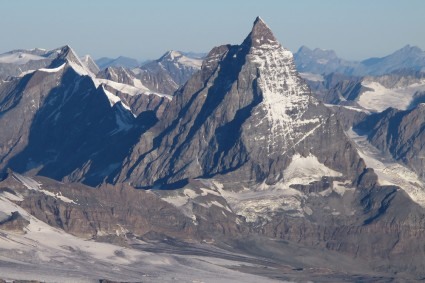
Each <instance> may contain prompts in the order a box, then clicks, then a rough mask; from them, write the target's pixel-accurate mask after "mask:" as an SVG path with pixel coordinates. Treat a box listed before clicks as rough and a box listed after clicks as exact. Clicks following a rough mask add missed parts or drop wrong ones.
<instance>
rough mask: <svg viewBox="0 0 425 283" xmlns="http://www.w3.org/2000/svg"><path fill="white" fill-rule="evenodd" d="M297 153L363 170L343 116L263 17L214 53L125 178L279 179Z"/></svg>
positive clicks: (145, 182)
mask: <svg viewBox="0 0 425 283" xmlns="http://www.w3.org/2000/svg"><path fill="white" fill-rule="evenodd" d="M335 136H337V137H339V138H338V139H335V138H334V137H335ZM295 153H300V154H301V155H302V156H307V155H309V154H312V155H315V156H317V158H318V159H319V161H320V162H321V163H324V164H325V165H326V166H329V167H330V168H335V169H336V168H337V169H338V170H339V171H341V172H343V173H344V174H347V175H348V176H349V178H353V177H354V176H356V175H357V173H358V172H361V171H362V170H363V169H362V168H363V165H362V164H361V161H360V159H359V157H358V156H357V154H356V152H355V150H354V148H353V147H352V145H351V143H350V142H349V141H348V139H347V138H346V137H345V135H344V133H343V130H342V128H341V126H340V125H339V122H338V121H337V120H336V118H335V117H334V116H333V115H331V112H330V111H328V110H327V108H326V107H324V106H323V105H321V104H320V103H319V102H318V101H317V100H315V99H314V98H313V97H312V96H311V95H310V91H309V89H308V87H307V86H306V85H305V83H304V82H303V81H302V79H301V78H300V77H299V76H298V74H297V72H296V70H295V67H294V64H293V59H292V54H291V53H290V52H289V51H288V50H286V49H285V48H283V47H282V46H281V45H280V44H279V43H278V42H277V41H276V39H275V37H274V36H273V33H272V32H271V31H270V29H269V28H268V27H267V25H266V24H265V23H264V22H263V21H262V20H261V19H257V20H256V22H255V23H254V27H253V29H252V32H251V33H250V34H249V35H248V37H247V38H246V39H245V41H244V42H243V43H242V44H241V45H239V46H229V45H225V46H220V47H216V48H214V49H213V50H212V51H211V52H210V53H209V54H208V56H207V58H206V59H205V60H204V63H203V66H202V69H201V71H200V72H199V73H197V74H195V75H194V76H193V77H192V79H190V80H189V81H188V83H187V84H186V85H185V87H184V88H183V89H182V90H180V91H179V92H178V93H176V95H175V99H173V101H172V102H171V103H170V105H169V107H168V108H167V112H166V113H165V115H164V117H163V119H162V121H161V122H160V124H159V125H157V126H156V127H155V128H154V129H152V131H149V132H148V133H147V134H146V135H145V136H143V137H142V138H141V141H140V142H139V144H138V145H137V146H136V147H135V149H134V150H133V153H132V155H131V156H130V157H129V158H128V159H127V161H126V163H125V166H124V168H123V171H122V173H121V176H120V179H119V180H121V181H124V180H126V181H130V182H131V183H132V184H133V185H134V186H136V187H145V186H152V185H154V184H167V183H168V184H169V183H173V182H177V181H180V180H182V179H185V178H194V177H211V176H214V175H229V176H232V177H231V178H237V179H238V180H240V181H242V182H243V181H246V182H252V181H254V182H262V181H266V182H267V183H274V182H277V181H278V180H282V179H283V176H282V172H283V170H284V169H285V168H286V167H287V166H288V164H289V162H290V161H291V158H292V156H293V155H294V154H295Z"/></svg>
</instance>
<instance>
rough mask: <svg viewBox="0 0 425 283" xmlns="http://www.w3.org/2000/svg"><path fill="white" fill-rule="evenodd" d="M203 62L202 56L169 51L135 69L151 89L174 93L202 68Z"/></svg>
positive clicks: (138, 76)
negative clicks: (190, 55)
mask: <svg viewBox="0 0 425 283" xmlns="http://www.w3.org/2000/svg"><path fill="white" fill-rule="evenodd" d="M201 64H202V58H198V57H189V56H186V55H185V54H183V53H182V52H179V51H168V52H167V53H165V54H164V55H163V56H162V57H161V58H159V59H158V60H155V61H152V62H149V63H147V64H145V65H142V66H141V67H140V68H139V69H135V70H134V71H135V72H136V73H137V78H139V79H140V80H141V81H142V83H143V84H144V85H146V86H147V87H148V88H149V89H152V90H154V91H156V92H159V93H164V94H170V95H172V94H174V92H175V91H176V90H177V89H178V88H179V87H180V86H182V85H183V84H185V83H186V82H187V80H188V79H189V78H190V77H191V76H192V75H193V74H194V73H195V72H197V71H198V70H199V69H200V68H201Z"/></svg>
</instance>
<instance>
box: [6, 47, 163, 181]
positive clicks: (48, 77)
mask: <svg viewBox="0 0 425 283" xmlns="http://www.w3.org/2000/svg"><path fill="white" fill-rule="evenodd" d="M83 72H85V69H84V68H83V66H82V64H81V62H80V61H79V59H78V57H77V56H76V55H75V53H74V52H73V51H72V49H71V48H69V47H68V46H66V47H64V48H62V49H61V51H60V53H59V54H58V56H57V58H56V59H55V60H54V61H53V62H52V63H51V65H50V68H47V69H40V70H37V71H35V72H33V73H31V74H28V75H26V76H24V77H22V78H15V79H13V80H12V81H10V82H7V83H4V84H2V85H0V125H1V127H3V128H4V131H3V132H2V135H1V137H0V145H1V146H0V148H1V150H0V160H1V163H0V164H1V167H0V168H1V169H3V170H4V169H6V168H7V167H11V168H12V169H14V170H16V171H18V172H29V171H32V172H33V173H38V174H41V175H44V176H49V177H51V178H55V179H57V180H62V179H67V180H69V181H76V180H79V181H84V182H86V183H88V184H91V185H98V184H100V183H101V182H102V181H103V180H104V179H105V178H107V177H108V176H109V175H110V174H111V173H112V172H113V171H114V170H117V168H118V166H119V164H120V163H121V162H122V159H123V158H124V156H126V155H127V154H128V150H129V148H130V147H131V145H132V143H135V142H136V141H137V138H138V136H139V135H140V134H141V133H142V132H143V131H145V130H146V129H147V128H149V127H150V126H151V125H153V123H155V122H156V119H157V118H156V116H155V113H153V112H152V111H147V112H145V113H142V114H140V115H139V116H138V117H137V118H135V117H134V116H133V114H132V113H131V112H130V111H128V110H127V109H126V108H125V107H124V105H123V104H122V103H121V102H117V103H115V104H114V105H113V106H111V102H110V101H109V100H108V96H107V93H106V92H105V91H104V89H103V88H102V87H99V88H97V87H96V86H95V84H94V82H93V80H92V78H91V77H89V76H88V75H85V74H84V73H83ZM86 74H88V73H86ZM96 160H97V161H96Z"/></svg>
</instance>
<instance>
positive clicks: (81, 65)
mask: <svg viewBox="0 0 425 283" xmlns="http://www.w3.org/2000/svg"><path fill="white" fill-rule="evenodd" d="M309 52H310V53H311V58H310V59H311V60H312V61H315V62H316V63H317V64H319V65H320V66H322V65H323V67H324V68H325V69H326V68H327V67H330V68H337V67H338V66H340V65H344V64H348V65H349V63H346V62H342V61H341V60H340V59H338V58H337V56H336V55H335V54H334V53H333V52H331V51H321V50H313V51H311V50H308V49H307V48H303V50H302V52H301V51H300V54H301V53H303V54H304V56H306V54H308V53H309ZM412 52H413V53H415V52H416V51H414V50H413V51H412ZM412 52H410V51H408V52H407V51H406V52H402V53H400V54H399V55H398V56H402V55H403V54H405V53H408V54H411V53H412ZM415 54H416V53H415ZM2 56H3V55H2ZM403 56H404V55H403ZM409 56H410V55H409ZM415 56H417V55H415ZM407 57H408V56H407ZM407 57H405V58H407ZM0 58H3V59H0V66H3V65H4V66H7V67H8V69H7V70H6V71H5V72H4V73H2V74H0V75H1V76H2V77H3V78H7V79H4V80H0V129H2V134H1V135H0V231H1V233H0V246H1V249H0V256H2V262H3V263H5V264H1V265H0V279H2V277H4V276H6V275H3V274H7V277H5V279H7V280H12V279H25V280H28V279H37V280H38V279H40V280H44V281H81V280H80V279H86V280H90V281H93V280H99V279H100V278H107V280H116V281H120V280H121V281H123V280H125V281H137V280H139V281H140V278H142V277H143V280H144V279H146V281H148V282H149V281H173V280H174V281H175V280H177V281H183V282H186V281H189V282H193V281H199V280H204V281H212V282H214V281H217V277H216V275H217V274H218V273H219V274H220V275H221V277H220V279H223V280H224V281H226V280H228V281H230V282H232V281H235V282H240V281H244V282H260V281H265V280H268V279H279V280H287V281H303V280H317V281H329V280H334V281H337V282H341V281H359V280H360V281H369V282H373V281H379V280H381V281H394V280H398V279H400V280H407V281H409V280H417V279H418V278H419V279H420V278H423V277H424V276H425V273H424V271H423V270H424V267H425V261H424V256H423V255H424V254H425V249H424V246H423V244H422V243H423V241H424V240H425V232H424V231H425V229H424V227H425V223H424V219H425V183H424V182H425V180H424V172H423V166H424V164H423V150H422V149H423V148H424V142H423V141H424V135H423V128H424V125H423V122H422V121H423V119H421V118H422V117H423V115H424V113H423V112H424V111H423V108H424V107H423V105H424V104H422V103H420V102H421V101H422V99H423V97H424V95H423V88H422V87H423V79H424V78H423V73H421V72H420V71H412V70H402V71H397V72H392V73H391V74H386V75H382V76H375V77H372V76H368V77H352V76H351V75H350V76H348V75H344V74H337V73H330V74H326V75H323V74H319V75H318V74H313V73H309V70H308V68H313V67H314V68H316V67H317V66H319V65H316V67H315V65H314V64H316V63H314V64H313V63H311V64H310V63H309V61H308V60H307V61H305V62H304V61H303V62H304V63H303V64H305V65H304V67H305V68H306V70H305V71H306V72H304V73H302V74H300V73H298V71H297V69H296V67H295V63H294V56H293V54H292V53H291V52H290V51H289V50H287V49H286V48H284V47H283V46H282V45H281V44H280V43H279V42H278V41H277V39H276V38H275V36H274V35H273V32H272V31H271V29H270V28H269V27H268V26H267V24H266V23H265V22H264V21H263V20H262V19H261V18H257V19H256V20H255V22H254V25H253V27H252V29H251V31H250V33H249V34H248V36H247V37H246V39H245V40H244V41H243V42H242V43H241V44H240V45H222V46H218V47H215V48H213V49H212V50H211V51H210V52H209V53H208V55H206V57H205V58H199V57H195V56H194V55H193V54H192V55H189V54H184V53H182V52H177V51H170V52H167V53H166V54H165V55H164V56H162V57H161V58H160V59H158V60H156V61H153V62H150V63H149V64H146V65H144V66H142V67H140V68H139V67H137V68H133V69H131V70H130V69H129V68H125V67H112V66H110V67H107V68H102V70H101V71H99V72H98V71H97V70H98V69H97V68H96V65H95V64H93V61H92V60H91V59H90V57H88V56H85V57H82V58H81V57H79V56H78V55H77V54H76V53H75V52H74V51H73V50H72V48H70V47H69V46H64V47H61V48H58V49H54V50H51V51H44V50H33V51H22V50H21V51H14V52H10V53H7V54H6V55H4V56H3V57H1V56H0ZM324 58H327V60H329V61H327V62H326V63H325V62H324V61H321V62H322V63H320V62H318V60H319V61H320V60H321V59H324ZM415 58H416V57H415ZM295 59H296V60H298V59H297V58H295ZM301 59H302V58H301ZM390 59H391V58H390ZM1 60H3V63H1ZM378 61H379V60H378ZM378 61H376V62H375V63H376V64H377V65H374V64H375V63H373V62H369V63H370V66H372V65H373V66H375V67H376V66H378V65H379V66H385V69H391V68H392V67H390V65H391V64H390V63H388V62H393V63H394V66H395V65H400V64H401V63H400V62H398V61H397V60H395V59H394V58H393V59H391V60H389V59H388V58H387V59H385V60H383V61H382V60H381V61H379V62H378ZM384 61H385V62H387V63H385V64H384V63H383V62H384ZM36 62H37V63H36ZM332 62H334V63H335V64H333V63H332ZM412 62H413V61H412ZM372 63H373V64H372ZM399 63H400V64H399ZM1 64H3V65H1ZM359 64H364V63H359ZM409 64H410V63H409ZM412 64H413V63H412ZM412 64H411V65H412ZM320 66H319V67H320ZM375 67H374V69H373V70H382V69H380V68H378V67H376V68H375ZM19 68H21V69H20V70H19ZM356 68H357V66H356ZM317 70H319V69H317ZM353 70H354V69H353ZM370 70H372V69H370ZM326 72H327V71H325V73H326ZM344 72H345V71H344ZM305 79H308V80H310V84H311V82H312V81H314V82H315V83H316V87H317V90H320V91H321V93H320V95H316V94H315V93H314V94H313V93H312V92H311V90H310V88H309V87H308V85H307V84H306V80H305ZM326 90H330V91H329V92H326ZM171 94H172V95H171ZM320 100H323V101H325V102H326V104H324V103H322V101H320ZM395 104H396V106H397V107H398V108H399V109H405V110H396V109H393V108H391V109H389V110H386V111H384V112H380V111H382V110H383V109H385V108H386V107H387V106H392V107H394V105H395ZM406 109H407V110H406ZM375 112H377V113H375ZM379 112H380V113H379ZM372 113H375V114H372ZM137 189H138V190H137ZM79 237H82V238H84V239H90V240H85V241H83V240H82V238H79ZM46 239H47V240H46ZM102 241H103V242H107V244H105V243H99V242H102ZM165 253H166V254H167V255H164V254H165ZM64 262H65V263H66V264H64ZM270 267H273V268H270ZM16 270H19V272H16ZM235 270H236V271H235ZM190 272H196V275H193V274H192V273H190ZM235 272H236V273H235ZM59 273H60V277H58V274H59ZM248 273H249V274H248ZM9 274H11V275H9ZM16 274H17V275H16ZM253 274H254V275H253ZM103 275H104V276H103ZM257 275H258V276H257ZM16 276H20V277H19V278H17V277H16ZM31 276H33V277H31ZM55 276H56V277H55ZM265 276H267V278H266V277H265ZM144 281H145V280H144Z"/></svg>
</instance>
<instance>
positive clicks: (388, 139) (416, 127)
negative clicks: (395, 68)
mask: <svg viewBox="0 0 425 283" xmlns="http://www.w3.org/2000/svg"><path fill="white" fill-rule="evenodd" d="M424 115H425V104H423V103H421V104H419V105H417V106H416V107H415V108H413V109H410V110H406V111H400V110H397V109H394V108H389V109H387V110H386V111H384V112H382V113H378V114H374V115H372V116H369V117H368V118H367V119H365V120H364V121H363V122H362V123H360V124H358V125H357V129H358V130H359V131H361V132H363V133H367V139H368V140H369V141H370V143H371V144H372V145H374V146H375V147H376V148H378V149H379V150H380V151H382V152H384V153H386V154H388V155H390V156H392V157H393V158H394V159H395V160H397V161H399V162H401V163H404V164H406V165H407V166H408V167H409V168H411V169H413V171H414V172H415V173H416V174H418V176H419V177H420V178H422V180H425V169H424V168H425V150H424V149H425V122H424V119H423V117H424Z"/></svg>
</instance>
